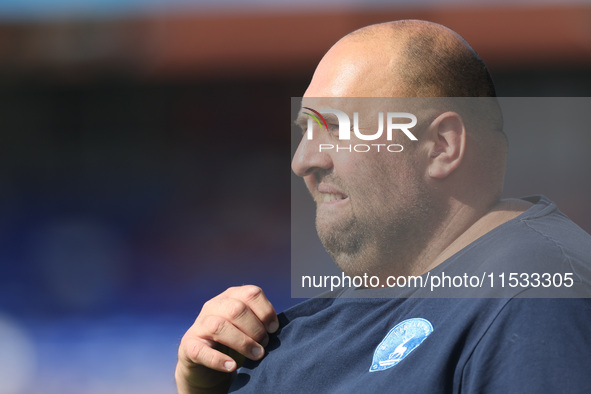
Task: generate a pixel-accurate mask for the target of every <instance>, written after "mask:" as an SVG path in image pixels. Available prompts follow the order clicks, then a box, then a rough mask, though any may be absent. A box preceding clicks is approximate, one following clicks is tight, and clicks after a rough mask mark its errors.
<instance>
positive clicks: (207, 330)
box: [192, 316, 265, 360]
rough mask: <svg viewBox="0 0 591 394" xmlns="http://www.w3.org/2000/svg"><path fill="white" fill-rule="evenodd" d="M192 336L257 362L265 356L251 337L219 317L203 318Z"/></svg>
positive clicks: (260, 347) (263, 351) (262, 349)
mask: <svg viewBox="0 0 591 394" xmlns="http://www.w3.org/2000/svg"><path fill="white" fill-rule="evenodd" d="M259 324H260V322H259ZM192 335H194V336H196V337H197V338H202V339H206V340H210V341H212V342H215V343H219V344H221V345H225V346H227V347H228V348H230V349H234V350H235V351H237V352H238V353H240V354H242V355H244V356H245V357H247V358H249V359H251V360H259V359H261V358H262V357H263V355H264V354H265V349H264V348H263V346H261V345H260V344H259V343H257V342H256V341H255V340H254V339H253V338H252V337H251V336H249V335H247V334H245V333H244V332H243V331H242V330H240V329H238V328H237V327H236V326H234V325H233V324H232V323H231V322H229V321H228V320H226V319H224V318H222V317H219V316H206V317H204V318H203V319H202V321H201V322H200V324H198V325H196V326H195V331H194V332H193V333H192ZM211 347H213V346H211Z"/></svg>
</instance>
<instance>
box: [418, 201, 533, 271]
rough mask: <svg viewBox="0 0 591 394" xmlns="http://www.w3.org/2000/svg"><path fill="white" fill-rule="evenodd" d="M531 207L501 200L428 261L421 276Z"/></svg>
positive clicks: (519, 202) (526, 204)
mask: <svg viewBox="0 0 591 394" xmlns="http://www.w3.org/2000/svg"><path fill="white" fill-rule="evenodd" d="M531 206H532V204H531V203H530V202H528V201H525V200H519V199H507V200H500V201H499V202H497V203H496V204H495V205H493V206H492V208H491V209H489V210H488V211H487V212H486V213H485V214H484V215H482V216H481V217H480V218H479V219H477V220H476V221H474V222H473V223H472V224H471V225H469V226H468V227H467V228H466V229H465V230H464V231H461V232H460V233H459V235H458V236H457V237H455V239H454V240H453V241H452V242H451V243H449V244H448V246H447V247H445V248H443V250H442V251H441V252H440V253H438V254H437V255H436V257H434V258H432V259H427V261H431V263H429V264H427V265H425V266H423V267H421V271H422V272H420V274H424V273H425V272H427V271H430V270H432V269H433V268H435V267H437V266H438V265H439V264H441V263H443V262H444V261H445V260H447V259H449V258H450V257H452V256H453V255H454V254H456V253H457V252H459V251H460V250H462V249H463V248H465V247H466V246H468V245H469V244H471V243H472V242H474V241H476V240H477V239H478V238H480V237H482V236H483V235H485V234H487V233H489V232H490V231H491V230H493V229H495V228H496V227H498V226H500V225H501V224H503V223H506V222H508V221H509V220H511V219H513V218H515V217H517V216H519V215H520V214H521V213H523V212H525V211H526V210H527V209H528V208H529V207H531ZM445 230H446V229H444V231H445Z"/></svg>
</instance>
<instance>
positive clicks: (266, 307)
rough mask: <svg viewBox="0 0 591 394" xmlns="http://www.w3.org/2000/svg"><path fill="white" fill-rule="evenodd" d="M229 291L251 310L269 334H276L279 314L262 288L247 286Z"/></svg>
mask: <svg viewBox="0 0 591 394" xmlns="http://www.w3.org/2000/svg"><path fill="white" fill-rule="evenodd" d="M228 290H229V292H230V293H231V294H233V295H235V297H237V298H238V299H240V300H242V301H243V302H244V303H245V304H246V305H247V306H248V307H249V308H250V310H251V311H252V312H253V313H254V314H255V315H256V316H257V318H258V319H259V320H260V321H261V322H262V323H263V324H264V326H265V329H266V331H267V332H269V333H274V332H275V331H277V329H278V328H279V320H278V319H277V313H276V312H275V308H273V305H272V304H271V302H270V301H269V300H268V299H267V297H266V296H265V293H264V292H263V290H262V289H261V288H260V287H258V286H252V285H246V286H242V287H236V288H231V289H228Z"/></svg>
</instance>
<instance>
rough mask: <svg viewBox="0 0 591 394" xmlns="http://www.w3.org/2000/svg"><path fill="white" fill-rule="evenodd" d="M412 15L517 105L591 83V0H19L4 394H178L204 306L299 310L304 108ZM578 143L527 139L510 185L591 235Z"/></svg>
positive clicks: (1, 281)
mask: <svg viewBox="0 0 591 394" xmlns="http://www.w3.org/2000/svg"><path fill="white" fill-rule="evenodd" d="M400 18H420V19H428V20H432V21H435V22H439V23H442V24H445V25H447V26H449V27H451V28H453V29H454V30H456V31H458V32H459V33H460V34H462V35H463V36H464V37H465V38H466V39H467V40H468V42H470V43H471V44H472V46H473V47H474V48H475V49H476V50H477V51H478V52H479V53H480V55H481V56H482V57H483V58H484V60H485V62H487V64H489V65H490V68H491V71H492V73H493V76H494V78H495V81H496V83H497V86H498V93H499V95H500V96H588V95H589V92H591V74H590V71H591V6H590V5H589V3H588V2H586V1H566V2H565V1H559V0H547V1H541V2H540V1H533V0H532V1H524V0H522V1H511V2H509V1H503V2H495V1H492V0H489V1H486V2H472V1H468V0H456V1H444V0H421V1H411V0H394V1H380V0H373V1H361V0H330V1H326V2H323V3H322V5H320V4H318V3H316V2H312V1H309V0H306V1H303V2H298V3H293V2H287V1H271V0H260V1H247V2H239V1H236V0H221V1H213V0H205V1H203V0H196V1H189V0H171V1H164V0H149V1H146V0H143V1H140V0H76V1H75V0H53V1H52V2H45V1H42V0H1V1H0V141H1V143H0V163H1V165H0V394H6V393H10V394H19V393H50V394H52V393H56V394H57V393H59V394H68V393H76V394H82V393H93V394H94V393H97V394H98V393H101V394H102V393H172V392H174V391H175V389H174V381H173V371H174V365H175V362H176V349H177V345H178V342H179V340H180V338H181V336H182V335H183V333H184V331H185V330H186V329H187V328H188V326H189V325H190V324H191V323H192V320H193V319H194V318H195V316H196V314H197V313H198V311H199V308H200V305H201V304H202V303H203V302H204V301H205V300H207V299H209V298H210V297H212V296H214V295H215V294H217V293H219V292H220V291H222V290H223V289H225V288H226V287H228V286H230V285H239V284H243V283H255V284H258V285H260V286H262V287H263V288H264V289H265V290H266V291H267V293H268V295H269V298H270V299H271V300H272V301H273V302H274V304H275V305H276V307H277V309H278V310H282V309H285V308H287V307H288V306H290V305H292V304H294V303H295V302H296V301H297V300H292V299H291V298H290V289H289V286H290V279H289V274H290V261H289V256H290V245H289V242H290V223H289V218H290V183H289V182H290V157H289V155H290V154H289V152H290V146H289V145H290V136H289V131H288V130H289V129H290V127H289V126H290V124H289V122H290V97H291V96H301V95H302V93H303V91H304V90H305V87H306V85H307V83H308V81H309V79H310V77H311V75H312V72H313V70H314V67H315V65H316V63H317V62H318V60H319V59H320V57H321V56H322V54H323V53H324V52H325V51H326V50H327V49H328V48H329V46H330V45H331V44H332V43H333V42H334V41H335V40H336V39H338V38H339V37H341V36H342V35H344V34H346V33H347V32H349V31H351V30H354V29H356V28H358V27H361V26H364V25H367V24H371V23H377V22H382V21H387V20H393V19H400ZM560 132H561V130H557V134H556V135H554V136H553V135H544V136H535V138H532V134H529V135H524V136H521V137H519V136H518V137H517V138H516V139H517V142H516V143H515V144H514V146H513V148H512V149H513V151H512V154H511V157H510V169H509V171H510V176H509V177H508V178H507V187H506V193H507V194H508V195H526V194H533V193H544V194H546V195H548V196H549V197H550V198H552V199H554V200H555V201H557V202H558V203H559V206H560V207H561V208H562V210H563V211H565V212H566V213H567V214H568V215H569V216H571V217H572V218H573V219H574V220H575V221H576V222H577V223H579V225H581V226H582V227H584V228H585V229H586V230H587V231H590V230H591V213H590V209H589V208H588V204H589V201H590V198H589V197H590V196H591V186H590V185H591V184H590V183H589V182H588V180H589V179H590V178H589V173H590V168H591V163H590V161H591V159H590V158H589V157H590V156H589V155H588V154H586V153H585V152H586V151H587V150H588V147H589V146H590V143H591V141H590V136H591V133H585V134H582V135H579V136H577V138H567V139H565V138H559V136H560V134H559V133H560ZM547 152H552V156H551V157H548V156H546V157H545V156H543V155H544V154H545V153H547ZM536 160H537V161H536ZM532 163H543V164H540V165H534V166H533V165H532Z"/></svg>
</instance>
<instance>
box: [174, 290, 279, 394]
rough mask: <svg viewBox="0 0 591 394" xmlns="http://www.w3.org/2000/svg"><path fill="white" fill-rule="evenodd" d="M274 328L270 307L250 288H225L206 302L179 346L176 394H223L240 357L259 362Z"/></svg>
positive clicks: (240, 362) (258, 292)
mask: <svg viewBox="0 0 591 394" xmlns="http://www.w3.org/2000/svg"><path fill="white" fill-rule="evenodd" d="M278 328H279V321H278V320H277V314H276V313H275V309H274V308H273V305H271V303H270V302H269V300H267V297H266V296H265V294H264V293H263V291H262V290H261V289H260V288H259V287H256V286H241V287H231V288H229V289H227V290H226V291H224V292H223V293H221V294H220V295H218V296H216V297H214V298H212V299H211V300H209V301H207V302H206V303H205V304H204V305H203V308H202V309H201V312H200V313H199V316H197V319H196V320H195V323H193V325H192V326H191V328H189V330H188V331H187V332H186V333H185V335H184V336H183V339H182V340H181V344H180V346H179V354H178V362H177V366H176V372H175V378H176V383H177V388H178V391H179V393H180V394H188V393H217V392H222V393H224V392H227V391H228V387H229V386H230V383H231V377H232V373H234V372H235V371H236V369H237V368H239V367H240V366H241V365H242V362H243V361H244V358H245V357H246V358H249V359H251V360H260V359H261V358H262V357H263V356H264V354H265V349H264V347H265V346H266V345H267V343H268V342H269V336H268V333H274V332H275V331H277V329H278Z"/></svg>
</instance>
